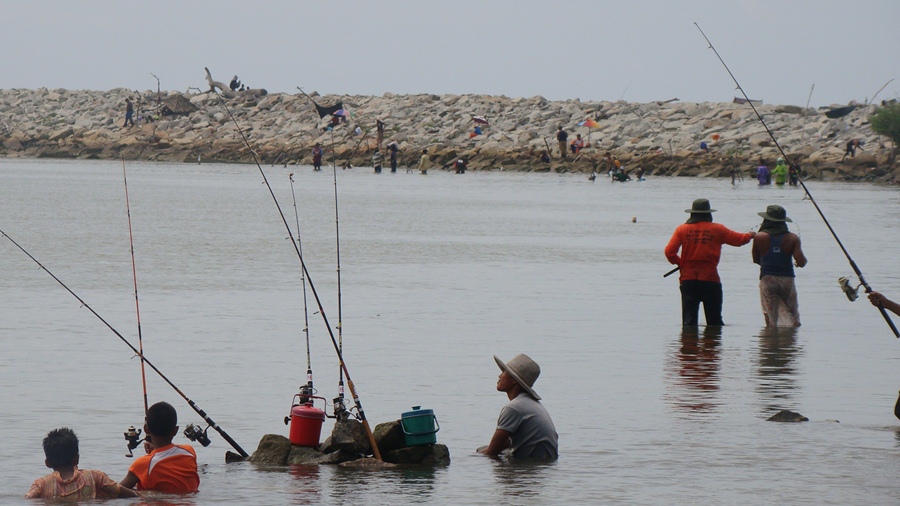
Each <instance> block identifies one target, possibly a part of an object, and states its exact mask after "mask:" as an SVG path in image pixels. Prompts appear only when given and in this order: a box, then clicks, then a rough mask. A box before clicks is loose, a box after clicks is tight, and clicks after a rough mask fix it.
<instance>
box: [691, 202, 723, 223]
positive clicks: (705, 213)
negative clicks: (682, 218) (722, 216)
mask: <svg viewBox="0 0 900 506" xmlns="http://www.w3.org/2000/svg"><path fill="white" fill-rule="evenodd" d="M684 212H686V213H690V215H691V217H690V218H688V220H687V222H686V223H697V222H699V221H712V220H713V219H712V213H714V212H716V210H715V209H711V208H710V206H709V200H706V199H697V200H695V201H694V202H693V203H692V204H691V208H690V209H685V210H684Z"/></svg>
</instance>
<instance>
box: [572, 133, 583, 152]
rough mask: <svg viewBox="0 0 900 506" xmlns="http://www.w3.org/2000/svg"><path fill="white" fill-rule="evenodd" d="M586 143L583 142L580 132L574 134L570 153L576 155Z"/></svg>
mask: <svg viewBox="0 0 900 506" xmlns="http://www.w3.org/2000/svg"><path fill="white" fill-rule="evenodd" d="M586 145H587V143H586V142H585V140H584V139H582V138H581V134H577V135H575V140H574V141H572V145H571V148H572V154H574V155H577V154H578V152H579V151H581V150H582V149H584V147H585V146H586Z"/></svg>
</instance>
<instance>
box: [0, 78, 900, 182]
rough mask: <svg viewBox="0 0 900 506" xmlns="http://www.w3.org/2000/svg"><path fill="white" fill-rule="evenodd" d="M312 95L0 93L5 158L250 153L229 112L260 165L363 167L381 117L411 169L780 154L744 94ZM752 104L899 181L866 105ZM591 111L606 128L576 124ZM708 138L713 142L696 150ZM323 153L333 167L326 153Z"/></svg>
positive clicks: (769, 158)
mask: <svg viewBox="0 0 900 506" xmlns="http://www.w3.org/2000/svg"><path fill="white" fill-rule="evenodd" d="M126 97H132V99H133V100H134V101H135V121H136V122H137V125H136V126H134V127H127V128H123V127H122V124H123V122H124V102H125V98H126ZM179 98H180V99H181V100H180V102H179V101H178V99H179ZM158 99H159V100H158ZM311 99H312V100H315V101H316V102H317V103H318V104H319V105H322V106H329V105H333V104H336V103H337V102H342V103H343V105H344V108H345V110H348V111H349V112H350V114H351V115H350V116H347V117H345V120H344V121H342V122H341V123H340V124H338V125H336V126H335V127H334V128H333V130H328V129H327V127H328V125H329V124H330V123H331V118H330V117H328V116H326V118H324V119H320V118H319V116H318V114H316V110H315V108H314V107H313V105H312V103H311ZM311 99H310V97H307V96H305V95H303V94H299V93H298V94H296V95H292V94H283V93H275V94H269V95H266V96H253V95H246V96H239V97H237V98H233V99H224V100H223V99H220V98H219V97H218V96H217V95H215V94H210V93H193V94H191V93H184V94H182V93H177V92H164V93H163V94H162V95H161V96H160V97H157V93H156V92H154V91H144V92H135V91H130V90H127V89H121V88H119V89H113V90H109V91H86V90H64V89H55V90H49V89H46V88H40V89H37V90H26V89H9V90H0V156H10V157H12V156H20V157H52V158H83V159H119V158H125V159H129V160H136V159H140V160H159V161H170V162H171V161H179V162H194V163H196V162H197V161H207V162H212V161H218V162H223V161H227V162H242V163H248V162H252V161H253V157H252V155H251V153H250V151H249V150H248V149H247V147H246V146H245V144H244V141H243V139H242V138H241V133H240V132H239V131H238V128H237V126H236V125H235V123H234V122H233V121H232V120H231V115H230V114H229V111H230V113H232V114H233V115H234V117H235V119H236V122H237V125H238V126H239V127H240V129H241V131H242V132H243V134H244V135H246V136H247V138H248V139H249V141H250V144H251V146H253V151H254V152H255V154H256V155H257V157H258V158H259V161H260V162H261V163H268V164H274V163H279V164H310V163H311V155H310V151H311V148H312V147H313V146H314V145H315V144H316V143H322V145H323V146H324V147H325V148H326V149H329V148H330V147H332V146H333V148H334V149H333V152H334V154H335V156H336V163H337V164H338V165H341V166H344V165H346V164H351V165H352V166H370V165H371V153H372V150H374V148H375V147H376V142H377V141H376V126H375V125H376V120H381V121H383V122H384V124H385V129H384V135H383V142H382V149H384V147H385V146H386V145H387V144H388V143H389V142H390V141H396V142H397V143H398V144H399V146H400V156H399V161H400V165H401V166H416V165H417V164H418V160H419V157H420V156H421V154H422V150H423V149H427V150H428V153H429V155H430V156H431V159H432V161H433V162H434V163H435V164H436V165H437V166H439V167H440V166H445V167H446V166H449V164H450V163H452V161H454V160H455V159H457V158H459V157H465V158H467V159H468V161H469V169H470V170H491V169H503V170H523V171H556V172H570V171H571V172H586V173H590V172H591V171H592V170H596V171H598V172H601V173H603V172H605V171H606V170H608V168H607V166H606V163H605V161H604V154H605V153H606V152H607V151H609V152H611V153H612V155H613V156H615V157H617V158H618V159H619V160H621V161H622V163H624V164H625V166H626V168H627V169H628V170H629V171H633V170H635V169H637V168H638V167H641V168H643V169H644V171H645V173H646V174H655V175H672V176H688V175H691V176H693V175H696V176H730V175H731V174H732V172H740V173H742V174H744V175H747V174H749V173H750V172H751V171H752V170H753V169H754V168H755V167H756V165H758V161H759V159H760V158H762V159H763V161H764V163H766V164H767V165H769V166H774V164H775V159H776V158H777V157H778V156H780V153H779V152H778V151H777V149H776V147H775V146H774V144H773V142H772V140H771V139H770V138H769V136H768V134H767V133H766V131H765V128H764V127H763V125H762V124H761V123H760V121H759V120H758V119H757V117H756V115H755V113H754V112H753V110H752V109H751V108H750V106H749V105H746V104H734V103H709V102H704V103H686V102H679V101H677V100H672V101H666V102H652V103H630V102H623V101H618V102H608V101H601V102H582V101H580V100H578V99H573V100H564V101H550V100H547V99H545V98H543V97H540V96H536V97H530V98H509V97H505V96H487V95H428V94H423V95H394V94H391V93H386V94H385V95H383V96H380V97H376V96H347V95H342V96H338V95H326V96H320V95H318V94H317V93H315V92H313V93H311ZM163 100H165V102H163ZM186 101H187V102H189V103H190V104H192V105H193V106H195V107H196V110H194V111H190V110H189V109H190V108H187V109H188V110H187V111H184V110H182V108H178V109H179V110H177V111H169V110H168V108H167V107H166V106H165V105H164V104H166V103H170V104H175V103H180V104H182V105H183V104H184V103H185V102H186ZM851 105H852V104H851ZM756 107H757V109H758V110H759V112H760V113H761V114H762V115H763V117H764V119H765V121H766V124H767V125H768V126H769V128H770V129H771V130H772V132H773V133H774V135H775V137H776V139H777V140H778V142H779V144H780V145H781V146H782V148H784V150H785V151H786V152H787V154H788V156H789V157H790V158H791V159H792V160H794V161H796V162H799V163H800V164H801V166H802V168H803V170H804V171H805V173H806V174H807V175H808V177H818V178H821V179H842V180H858V179H867V180H893V179H894V177H895V176H896V170H895V169H892V168H891V167H889V166H888V155H889V151H890V142H889V140H888V139H885V138H883V137H880V136H878V135H876V134H875V133H874V132H873V131H872V130H871V128H870V127H869V124H868V118H869V116H870V115H871V114H872V113H873V112H874V110H875V108H876V106H874V105H868V106H867V105H862V104H859V105H858V107H856V108H854V109H853V110H852V111H851V112H850V113H849V114H847V115H845V116H843V117H840V118H835V119H831V118H828V117H827V116H826V115H825V114H824V112H825V111H827V110H830V109H832V108H833V107H832V108H821V109H819V110H817V109H805V108H802V107H797V106H776V105H768V104H761V105H757V106H756ZM834 107H838V106H834ZM166 112H172V114H171V115H164V114H163V113H166ZM473 116H480V117H483V118H485V119H486V120H487V121H488V122H489V123H490V125H488V126H482V129H483V134H482V135H477V136H473V135H472V133H473V127H474V126H475V124H474V122H473V120H472V117H473ZM587 119H593V120H595V121H596V122H597V123H599V125H600V126H599V127H597V128H593V129H589V128H587V127H582V126H578V124H579V123H581V122H583V121H585V120H587ZM560 125H561V126H563V127H564V128H565V129H566V130H567V131H568V133H569V141H571V140H573V139H574V138H575V135H576V134H579V133H580V134H582V136H583V137H585V138H586V139H590V147H589V148H587V149H586V150H584V151H583V152H582V153H581V154H580V156H577V157H575V156H573V155H572V154H569V155H568V159H567V160H561V159H560V157H559V152H558V147H557V142H556V138H555V135H556V131H557V126H560ZM852 139H859V140H861V141H862V142H863V143H864V144H863V148H862V150H860V151H857V153H856V156H855V157H847V159H846V160H844V161H842V158H843V156H844V151H845V147H846V144H847V142H848V141H850V140H852ZM702 142H705V143H706V145H707V146H708V148H709V152H706V151H704V150H701V149H700V145H701V143H702ZM547 149H549V150H550V151H551V153H552V160H551V162H549V163H545V162H541V159H540V158H541V156H540V155H541V152H542V151H544V150H547ZM325 160H326V163H327V164H330V162H331V151H328V152H326V155H325Z"/></svg>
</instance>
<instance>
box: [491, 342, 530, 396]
mask: <svg viewBox="0 0 900 506" xmlns="http://www.w3.org/2000/svg"><path fill="white" fill-rule="evenodd" d="M494 361H495V362H497V365H498V366H499V367H500V370H502V371H505V372H508V373H509V375H510V376H512V377H513V379H514V380H516V383H518V384H519V385H521V387H522V388H523V389H524V390H525V391H526V392H528V395H530V396H532V397H534V398H535V400H538V401H539V400H541V396H540V395H538V394H537V392H535V391H534V389H533V388H531V387H532V386H534V382H535V381H537V379H538V376H540V375H541V366H539V365H538V364H537V362H535V361H534V360H531V357H529V356H528V355H526V354H524V353H519V354H518V355H516V356H515V357H513V358H512V360H510V361H509V362H506V363H503V361H502V360H500V358H499V357H497V355H494Z"/></svg>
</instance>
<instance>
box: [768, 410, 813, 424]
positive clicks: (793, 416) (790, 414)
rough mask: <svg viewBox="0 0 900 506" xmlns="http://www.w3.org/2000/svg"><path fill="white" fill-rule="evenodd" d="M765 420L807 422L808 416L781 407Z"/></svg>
mask: <svg viewBox="0 0 900 506" xmlns="http://www.w3.org/2000/svg"><path fill="white" fill-rule="evenodd" d="M766 421H767V422H808V421H809V418H806V417H805V416H803V415H801V414H800V413H797V412H795V411H790V410H787V409H782V410H781V411H779V412H778V413H775V414H774V415H772V416H770V417H769V418H766Z"/></svg>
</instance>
